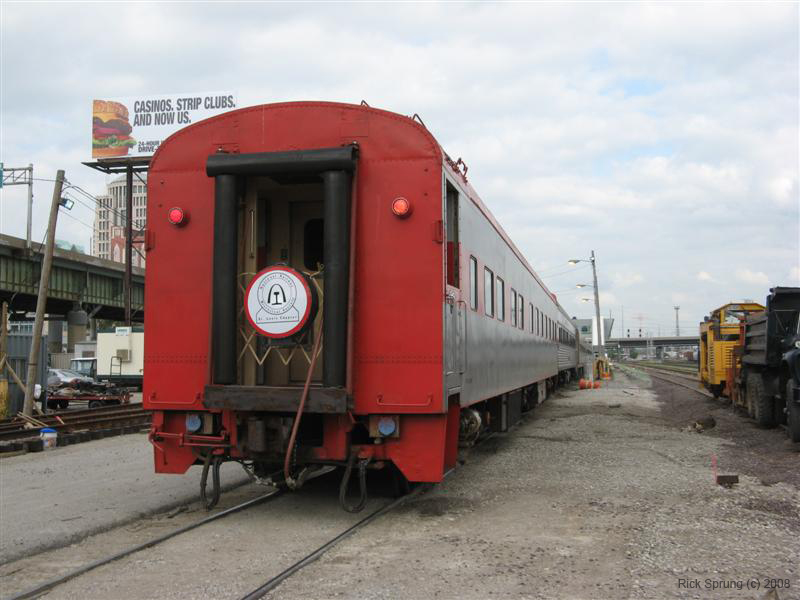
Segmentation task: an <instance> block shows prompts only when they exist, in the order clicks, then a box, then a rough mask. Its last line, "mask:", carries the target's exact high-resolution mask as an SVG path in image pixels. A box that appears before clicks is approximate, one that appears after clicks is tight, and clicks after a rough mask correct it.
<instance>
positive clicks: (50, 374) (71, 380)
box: [47, 369, 96, 387]
mask: <svg viewBox="0 0 800 600" xmlns="http://www.w3.org/2000/svg"><path fill="white" fill-rule="evenodd" d="M94 383H96V382H95V380H94V379H92V378H91V377H88V376H86V375H81V374H80V373H78V372H77V371H72V370H70V369H48V370H47V386H48V387H61V386H75V385H81V384H90V385H91V384H94Z"/></svg>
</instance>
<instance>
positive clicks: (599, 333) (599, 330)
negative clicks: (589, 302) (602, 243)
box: [589, 250, 606, 358]
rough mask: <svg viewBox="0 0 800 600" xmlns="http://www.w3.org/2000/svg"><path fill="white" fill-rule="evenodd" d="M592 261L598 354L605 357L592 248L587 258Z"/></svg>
mask: <svg viewBox="0 0 800 600" xmlns="http://www.w3.org/2000/svg"><path fill="white" fill-rule="evenodd" d="M589 262H591V263H592V277H593V278H594V313H595V317H596V318H597V345H598V346H599V351H600V356H602V357H603V358H605V357H606V348H605V346H604V345H603V322H602V321H601V320H600V292H599V291H598V289H597V268H596V267H595V260H594V250H592V255H591V257H590V258H589Z"/></svg>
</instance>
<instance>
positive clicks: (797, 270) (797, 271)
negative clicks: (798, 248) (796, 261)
mask: <svg viewBox="0 0 800 600" xmlns="http://www.w3.org/2000/svg"><path fill="white" fill-rule="evenodd" d="M789 281H790V282H792V283H796V284H800V267H792V268H791V269H789Z"/></svg>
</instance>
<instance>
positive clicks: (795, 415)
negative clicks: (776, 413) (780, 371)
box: [786, 379, 800, 443]
mask: <svg viewBox="0 0 800 600" xmlns="http://www.w3.org/2000/svg"><path fill="white" fill-rule="evenodd" d="M793 392H794V383H793V382H792V380H791V379H790V380H789V381H787V382H786V429H787V432H788V433H789V439H790V440H792V441H793V442H795V443H797V442H800V404H798V403H797V402H795V401H794V395H793Z"/></svg>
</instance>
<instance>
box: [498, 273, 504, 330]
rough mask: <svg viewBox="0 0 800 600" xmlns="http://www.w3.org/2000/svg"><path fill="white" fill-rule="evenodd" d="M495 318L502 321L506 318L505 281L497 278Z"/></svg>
mask: <svg viewBox="0 0 800 600" xmlns="http://www.w3.org/2000/svg"><path fill="white" fill-rule="evenodd" d="M497 318H498V319H500V320H501V321H504V320H505V318H506V288H505V282H503V280H502V279H500V278H499V277H498V278H497Z"/></svg>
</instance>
